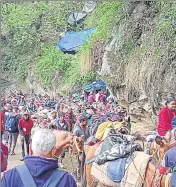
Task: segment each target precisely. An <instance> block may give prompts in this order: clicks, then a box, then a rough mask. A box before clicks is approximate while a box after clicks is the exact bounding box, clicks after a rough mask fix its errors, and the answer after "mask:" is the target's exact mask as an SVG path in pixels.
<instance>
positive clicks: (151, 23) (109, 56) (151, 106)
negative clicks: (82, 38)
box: [98, 2, 176, 124]
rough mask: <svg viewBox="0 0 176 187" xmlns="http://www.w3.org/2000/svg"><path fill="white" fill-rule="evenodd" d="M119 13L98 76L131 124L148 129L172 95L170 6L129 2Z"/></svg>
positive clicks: (173, 10)
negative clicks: (126, 110) (146, 125)
mask: <svg viewBox="0 0 176 187" xmlns="http://www.w3.org/2000/svg"><path fill="white" fill-rule="evenodd" d="M122 12H123V14H122V16H121V18H120V20H119V21H118V22H117V23H116V25H114V28H113V30H112V33H111V34H112V35H111V40H110V41H109V42H108V44H107V45H106V47H105V50H104V53H103V57H102V60H101V63H100V62H99V64H100V66H99V70H98V73H99V75H101V77H102V78H103V80H104V81H105V82H106V83H107V84H108V86H109V87H110V89H111V91H112V93H113V94H114V96H115V97H117V99H119V102H120V103H121V104H122V105H124V106H125V107H127V108H128V110H129V113H130V114H131V115H132V117H133V121H135V122H137V121H140V122H142V123H145V124H154V123H156V117H157V113H158V110H159V109H160V108H161V107H162V106H163V104H164V101H165V99H166V97H167V96H174V95H176V31H175V28H176V17H175V16H176V3H175V2H172V3H156V2H133V3H128V4H126V5H124V6H123V10H122ZM124 12H125V13H124Z"/></svg>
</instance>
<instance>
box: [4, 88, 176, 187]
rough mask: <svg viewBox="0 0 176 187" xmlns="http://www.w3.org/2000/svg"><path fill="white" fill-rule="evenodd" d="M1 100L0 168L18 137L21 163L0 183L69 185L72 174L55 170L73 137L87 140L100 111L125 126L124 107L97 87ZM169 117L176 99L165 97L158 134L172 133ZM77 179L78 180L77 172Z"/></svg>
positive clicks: (174, 110)
mask: <svg viewBox="0 0 176 187" xmlns="http://www.w3.org/2000/svg"><path fill="white" fill-rule="evenodd" d="M1 104H2V106H1V136H2V141H1V163H3V164H2V165H1V171H2V172H4V171H6V169H7V163H8V157H9V156H14V155H15V154H16V153H15V148H16V144H17V140H18V137H20V140H21V159H20V161H24V163H25V164H24V165H22V166H17V167H15V168H13V169H12V170H9V171H6V172H4V174H3V177H2V186H3V187H13V186H21V187H22V186H23V187H28V186H34V187H35V186H52V187H54V186H62V187H64V186H65V187H67V186H70V187H71V186H73V187H74V186H76V182H75V180H74V179H73V177H72V176H71V175H70V174H69V173H67V172H64V171H61V170H58V169H57V168H58V167H59V168H60V169H63V168H64V165H63V159H64V157H65V153H66V152H67V151H68V147H70V145H71V144H72V143H73V141H74V137H83V139H84V142H87V141H88V140H89V139H90V137H91V131H90V129H91V128H92V124H94V123H92V122H93V120H95V119H99V118H100V117H101V116H104V115H106V116H108V120H111V121H113V120H114V119H115V121H119V122H122V123H123V124H125V125H126V126H128V127H129V129H130V127H131V126H130V125H131V124H130V118H129V116H128V115H127V111H126V110H125V109H124V108H122V107H121V106H119V105H118V103H117V102H115V101H114V99H113V98H112V97H107V95H106V94H104V93H103V92H102V91H99V92H97V93H95V92H91V93H89V95H88V97H84V96H82V97H79V98H78V97H77V98H75V97H66V96H62V95H59V94H58V95H57V96H56V97H55V98H51V97H50V96H48V95H44V96H41V95H35V94H33V95H31V94H30V95H27V94H23V93H22V92H21V91H19V92H18V93H17V94H14V93H13V94H9V95H8V96H6V97H5V98H3V100H2V101H1ZM117 114H118V117H117ZM175 117H176V100H175V99H174V98H168V99H167V102H166V107H164V108H163V109H161V111H160V113H159V120H158V125H157V128H156V129H157V132H158V134H159V135H160V136H162V137H164V136H167V137H169V139H170V141H172V142H174V141H175V139H174V138H173V137H176V135H175V134H176V131H173V125H172V124H174V123H175V124H176V118H175ZM174 133H175V134H174ZM89 141H90V140H89ZM58 161H59V163H58ZM78 171H79V169H78ZM56 176H57V177H56ZM54 177H55V178H54ZM77 178H78V179H80V175H79V172H78V173H77Z"/></svg>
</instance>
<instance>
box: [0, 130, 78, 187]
mask: <svg viewBox="0 0 176 187" xmlns="http://www.w3.org/2000/svg"><path fill="white" fill-rule="evenodd" d="M57 133H58V134H57ZM56 135H59V137H56ZM64 137H65V134H62V133H60V132H53V131H52V130H50V129H39V130H37V131H36V132H35V133H34V135H33V137H32V152H33V155H32V156H27V157H25V160H24V165H22V166H20V167H21V168H26V169H27V172H25V173H22V174H20V172H19V167H18V166H17V167H15V168H13V169H11V170H9V171H6V172H5V173H4V175H3V177H2V181H1V182H2V183H1V184H2V186H3V187H25V184H24V183H31V182H33V183H34V185H32V186H31V187H43V186H44V184H45V183H47V182H48V181H50V182H54V183H55V185H52V186H51V185H50V186H48V185H46V186H47V187H76V186H77V185H76V182H75V180H74V179H73V177H72V176H71V175H70V174H69V173H68V172H65V171H62V170H59V169H58V160H57V158H58V155H59V153H60V151H62V149H63V147H64V146H68V145H69V144H70V141H72V139H73V138H72V137H71V136H69V135H68V136H67V138H65V139H64ZM56 140H57V141H56ZM61 140H62V141H61ZM53 175H54V176H55V177H54V178H53ZM57 175H58V176H57ZM60 175H62V177H60ZM24 178H25V179H26V181H24ZM30 178H31V179H30ZM51 179H52V181H51Z"/></svg>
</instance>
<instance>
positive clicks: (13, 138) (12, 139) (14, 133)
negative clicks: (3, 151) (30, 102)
mask: <svg viewBox="0 0 176 187" xmlns="http://www.w3.org/2000/svg"><path fill="white" fill-rule="evenodd" d="M12 116H13V118H14V120H15V128H14V129H13V130H11V131H9V132H8V135H9V138H8V146H9V149H8V150H9V154H10V155H12V156H13V155H15V152H14V151H15V147H16V143H17V139H18V135H19V130H18V123H19V120H20V118H21V116H20V114H19V113H18V106H13V109H12Z"/></svg>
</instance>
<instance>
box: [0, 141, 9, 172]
mask: <svg viewBox="0 0 176 187" xmlns="http://www.w3.org/2000/svg"><path fill="white" fill-rule="evenodd" d="M7 159H8V148H7V146H5V145H4V144H3V143H2V142H1V171H2V172H3V171H5V170H6V169H7Z"/></svg>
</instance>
